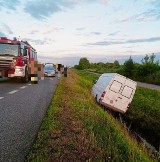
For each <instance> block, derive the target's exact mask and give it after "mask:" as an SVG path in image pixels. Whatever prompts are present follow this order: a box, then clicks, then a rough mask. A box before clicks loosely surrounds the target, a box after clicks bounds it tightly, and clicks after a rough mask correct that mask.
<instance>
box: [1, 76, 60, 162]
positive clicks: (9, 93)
mask: <svg viewBox="0 0 160 162" xmlns="http://www.w3.org/2000/svg"><path fill="white" fill-rule="evenodd" d="M57 84H58V79H57V77H54V78H45V79H44V80H40V82H39V84H29V83H26V84H24V83H17V82H16V81H10V80H5V81H2V80H1V79H0V162H23V161H24V159H25V156H26V155H27V153H28V151H29V148H30V146H31V145H32V143H33V141H34V139H35V137H36V134H37V131H38V129H39V127H40V124H41V122H42V119H43V117H44V116H45V113H46V111H47V108H48V106H49V104H50V102H51V99H52V96H53V94H54V91H55V89H56V87H57Z"/></svg>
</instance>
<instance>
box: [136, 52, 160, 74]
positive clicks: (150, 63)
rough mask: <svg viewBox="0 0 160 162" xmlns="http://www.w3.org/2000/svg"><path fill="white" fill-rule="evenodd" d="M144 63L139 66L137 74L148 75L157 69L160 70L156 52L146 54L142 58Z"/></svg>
mask: <svg viewBox="0 0 160 162" xmlns="http://www.w3.org/2000/svg"><path fill="white" fill-rule="evenodd" d="M141 62H142V65H141V66H139V67H138V70H137V75H139V76H142V77H146V76H148V75H153V74H154V73H155V72H156V71H159V70H160V67H159V61H155V54H154V53H152V55H150V56H148V55H146V56H145V57H144V58H143V59H142V61H141Z"/></svg>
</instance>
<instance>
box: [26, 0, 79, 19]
mask: <svg viewBox="0 0 160 162" xmlns="http://www.w3.org/2000/svg"><path fill="white" fill-rule="evenodd" d="M78 3H79V2H78V1H76V0H58V1H56V0H39V1H38V2H37V0H32V1H28V2H27V3H26V6H25V9H24V10H25V12H27V13H29V14H30V15H31V16H32V17H34V18H36V19H40V20H43V19H46V18H47V17H49V16H51V15H52V14H54V13H56V12H59V11H64V10H65V9H68V8H73V7H74V6H75V5H76V4H78Z"/></svg>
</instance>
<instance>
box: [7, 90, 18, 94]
mask: <svg viewBox="0 0 160 162" xmlns="http://www.w3.org/2000/svg"><path fill="white" fill-rule="evenodd" d="M16 92H18V90H14V91H11V92H9V94H13V93H16Z"/></svg>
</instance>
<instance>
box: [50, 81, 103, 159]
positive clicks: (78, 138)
mask: <svg viewBox="0 0 160 162" xmlns="http://www.w3.org/2000/svg"><path fill="white" fill-rule="evenodd" d="M71 82H72V81H71V80H66V82H65V85H66V86H65V87H64V94H65V93H67V91H68V88H67V84H68V83H69V84H71ZM67 96H68V95H63V100H62V103H63V105H64V107H63V110H62V111H60V114H59V117H58V121H59V122H60V125H61V126H60V129H58V130H57V131H56V132H54V133H53V134H51V136H50V138H49V141H48V144H49V145H48V147H49V148H50V157H49V158H48V160H47V161H52V162H53V161H58V162H61V161H63V162H65V161H66V162H68V161H70V162H72V161H74V162H78V161H80V162H83V161H88V162H89V161H98V159H99V158H100V157H101V158H103V155H102V154H103V153H102V150H101V149H100V148H99V147H98V146H97V145H96V144H95V139H94V136H92V135H89V134H87V132H86V130H85V128H84V126H83V124H82V123H81V122H80V120H78V117H77V116H76V113H75V112H74V109H73V108H72V107H71V106H70V105H69V104H68V102H67V101H68V98H67ZM96 159H97V160H96Z"/></svg>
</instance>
